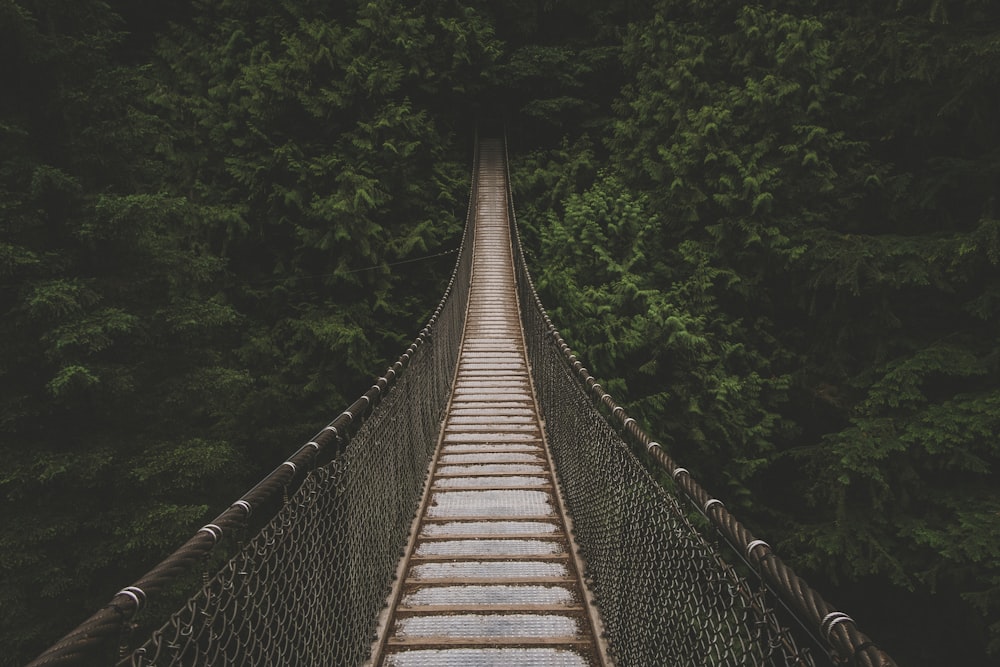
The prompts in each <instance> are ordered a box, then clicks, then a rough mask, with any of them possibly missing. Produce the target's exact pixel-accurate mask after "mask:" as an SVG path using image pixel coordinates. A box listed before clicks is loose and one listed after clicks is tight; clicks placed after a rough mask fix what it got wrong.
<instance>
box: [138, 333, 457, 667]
mask: <svg viewBox="0 0 1000 667" xmlns="http://www.w3.org/2000/svg"><path fill="white" fill-rule="evenodd" d="M438 353H439V351H438V350H437V349H434V348H433V346H424V347H421V348H419V349H418V351H417V353H416V354H415V355H414V358H413V360H412V362H411V367H410V369H409V370H410V372H408V373H406V374H405V375H404V376H403V377H402V378H401V379H400V381H399V384H398V385H397V387H396V390H395V391H393V392H391V393H390V394H389V395H388V396H387V397H386V399H385V401H384V402H383V403H382V405H381V406H380V407H381V409H380V410H379V411H377V412H376V413H375V415H374V416H373V418H372V419H371V420H369V421H368V422H366V423H365V424H364V425H363V426H362V427H361V429H360V430H359V431H358V433H357V434H356V435H355V437H354V438H352V439H351V441H350V443H349V444H348V445H347V447H346V449H345V450H344V451H343V452H342V453H341V454H340V455H338V456H337V457H336V458H334V460H332V461H331V462H329V463H327V464H326V465H323V466H321V467H319V468H317V469H315V470H312V471H310V472H309V473H308V474H307V475H306V478H305V480H304V481H303V482H302V485H301V486H300V487H299V489H298V491H297V492H296V493H295V494H294V496H293V497H292V498H290V499H289V501H288V502H287V503H286V504H285V505H284V507H283V508H282V509H281V510H280V512H279V513H278V515H277V516H276V517H275V519H274V520H273V521H271V522H270V523H269V524H268V525H267V526H266V527H265V528H264V530H263V531H261V532H260V533H259V534H258V535H257V536H256V537H254V538H253V539H252V540H251V541H250V542H249V543H247V544H246V545H245V546H244V547H243V548H242V549H241V550H240V552H239V553H238V554H237V555H236V556H235V557H234V558H233V559H231V560H230V561H229V562H228V563H227V564H226V565H225V566H224V567H223V568H222V570H221V571H220V572H219V573H218V574H216V575H215V577H214V578H212V579H211V581H209V582H208V584H207V585H205V586H204V587H203V589H202V590H201V592H200V593H199V594H198V595H196V596H195V597H193V598H192V599H191V600H189V601H188V603H187V605H186V606H185V607H184V608H183V609H181V610H180V611H179V612H178V613H176V614H174V615H173V617H172V618H171V619H170V620H169V621H168V622H167V623H166V625H164V626H163V627H162V628H161V629H160V630H158V631H157V632H155V633H154V634H153V636H152V638H151V639H150V640H149V641H148V642H147V643H146V644H145V645H144V646H143V647H141V648H140V649H138V650H137V651H135V652H134V653H133V654H132V656H131V658H130V662H131V664H135V665H149V664H153V665H291V664H295V665H355V664H360V663H361V662H362V661H364V659H366V658H367V657H368V652H369V649H370V644H371V638H372V633H373V632H374V629H375V621H376V618H377V616H378V613H379V610H380V609H381V607H382V605H383V604H384V602H385V599H386V596H387V593H388V591H389V587H390V586H391V583H392V574H393V572H394V571H395V567H396V562H397V561H398V559H399V550H400V548H401V546H402V545H403V544H404V543H405V540H406V537H407V534H408V532H409V529H410V523H411V518H412V516H413V513H414V511H415V509H416V506H417V504H418V501H419V498H420V495H421V492H422V489H423V481H424V476H425V473H426V469H427V463H428V461H429V458H430V455H431V453H432V451H433V449H434V446H435V444H436V441H437V433H438V431H439V429H440V417H441V414H442V409H443V408H444V406H445V405H446V401H447V394H448V385H449V384H450V378H448V379H447V380H445V378H446V377H447V374H448V368H447V366H448V365H449V364H448V363H447V359H443V360H442V359H438V358H437V357H439V356H447V355H440V354H438ZM437 380H445V381H443V382H438V381H437ZM435 384H436V385H438V386H436V387H435V386H434V385H435ZM414 396H421V397H423V398H424V400H412V398H413V397H414Z"/></svg>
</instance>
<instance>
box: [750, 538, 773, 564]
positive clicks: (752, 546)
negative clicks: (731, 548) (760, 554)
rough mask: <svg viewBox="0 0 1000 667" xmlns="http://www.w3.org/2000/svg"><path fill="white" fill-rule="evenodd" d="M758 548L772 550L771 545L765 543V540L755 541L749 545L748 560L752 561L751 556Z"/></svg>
mask: <svg viewBox="0 0 1000 667" xmlns="http://www.w3.org/2000/svg"><path fill="white" fill-rule="evenodd" d="M757 547H767V548H768V549H770V548H771V545H770V544H768V543H767V542H765V541H764V540H754V541H753V542H751V543H750V544H748V545H747V560H749V559H750V554H751V553H753V550H754V549H756V548H757Z"/></svg>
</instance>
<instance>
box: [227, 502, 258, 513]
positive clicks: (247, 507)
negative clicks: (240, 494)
mask: <svg viewBox="0 0 1000 667" xmlns="http://www.w3.org/2000/svg"><path fill="white" fill-rule="evenodd" d="M230 507H242V508H243V511H244V512H246V513H247V516H250V513H251V512H253V507H251V506H250V503H248V502H247V501H245V500H237V501H236V502H235V503H233V504H232V505H230Z"/></svg>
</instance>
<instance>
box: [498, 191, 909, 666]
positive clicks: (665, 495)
mask: <svg viewBox="0 0 1000 667" xmlns="http://www.w3.org/2000/svg"><path fill="white" fill-rule="evenodd" d="M507 182H508V199H509V201H508V210H509V211H510V216H511V220H510V228H511V236H512V243H513V246H514V249H515V252H514V258H515V259H514V261H515V272H516V279H517V283H518V296H519V300H520V307H521V319H522V322H523V325H524V333H525V344H526V346H527V348H528V357H529V361H530V363H531V369H532V375H533V378H534V385H535V391H536V393H537V400H538V404H539V407H540V409H541V412H542V414H543V418H544V420H545V428H546V434H547V437H548V441H549V446H550V448H551V450H552V456H553V459H554V462H555V467H556V470H557V472H558V474H559V481H560V487H561V489H562V493H563V497H564V499H565V501H566V504H567V507H568V510H569V513H570V515H571V516H572V517H573V531H574V534H575V537H576V542H577V545H578V546H579V548H580V551H581V555H582V557H583V559H584V561H585V562H586V567H587V572H586V576H587V579H588V582H589V584H590V586H591V589H592V591H593V592H594V595H595V598H596V601H597V605H598V608H599V609H600V611H601V616H602V619H603V622H604V624H605V626H606V629H607V635H608V642H609V645H610V646H609V648H610V651H611V653H612V655H613V656H614V658H615V659H616V660H617V661H618V662H619V664H622V665H691V666H699V667H700V666H705V665H718V666H722V665H801V666H806V665H816V664H852V665H863V666H868V667H874V666H876V665H877V666H880V667H887V666H890V665H893V664H894V663H893V662H892V659H891V658H889V657H888V656H887V655H886V654H885V653H884V652H883V651H882V650H881V649H879V648H878V647H877V646H875V645H874V643H872V642H871V641H870V640H869V639H868V637H866V636H865V635H864V634H862V633H861V632H860V631H859V630H858V629H857V628H856V627H855V625H854V621H853V620H852V619H851V618H850V617H849V616H848V615H847V614H844V613H842V612H839V611H836V610H835V609H834V608H833V607H831V606H830V605H829V603H827V602H826V601H825V600H824V599H823V598H822V597H821V596H820V595H819V594H818V593H817V592H816V591H814V590H813V589H812V588H810V587H809V586H808V585H807V584H806V582H804V581H803V580H802V579H800V578H799V577H797V576H796V575H795V573H794V572H793V571H792V570H791V568H789V567H788V566H787V565H785V564H784V563H782V561H781V560H780V558H778V557H777V556H776V555H775V554H774V553H773V552H772V550H771V548H770V546H769V545H768V544H767V543H766V542H764V541H763V540H759V539H756V538H755V537H754V536H753V535H752V534H751V533H750V531H749V530H747V529H746V528H745V527H744V526H743V525H742V524H741V523H740V522H739V521H738V520H736V518H735V517H733V516H732V514H730V513H729V512H728V510H726V508H725V506H724V505H723V504H722V502H721V501H719V500H717V499H714V498H712V497H711V496H709V494H708V493H707V492H706V491H705V490H704V489H703V488H702V487H701V486H700V485H699V484H698V483H697V482H696V481H695V480H694V479H693V478H692V477H691V475H690V473H689V472H688V471H687V470H686V469H684V468H681V467H679V466H677V465H676V463H674V461H673V460H672V459H671V458H670V457H669V456H668V455H667V453H666V452H665V451H664V450H663V449H662V448H661V447H660V445H659V444H658V443H656V442H654V441H652V439H651V438H650V437H649V436H648V435H647V434H646V433H645V432H643V431H642V429H641V428H639V425H638V423H637V422H636V421H635V419H632V418H630V417H629V416H628V414H627V413H626V411H625V409H624V408H622V407H621V406H619V405H618V404H617V403H616V402H615V401H614V399H613V398H612V397H611V396H610V395H609V394H608V393H607V392H605V391H604V389H603V388H602V387H601V386H600V384H598V382H597V380H596V379H595V378H594V377H592V376H591V375H590V373H589V372H588V371H587V369H586V368H585V367H584V366H583V364H582V363H581V362H580V361H579V360H578V359H577V357H576V355H575V354H573V352H572V351H571V350H570V349H569V347H568V346H567V345H566V343H565V342H564V341H563V339H562V337H561V336H560V335H559V332H558V331H557V330H556V329H555V327H554V325H553V324H552V322H551V321H550V320H549V318H548V316H547V315H546V313H545V309H544V307H543V306H542V303H541V301H540V299H539V297H538V294H537V292H536V291H535V288H534V285H533V283H532V280H531V276H530V275H529V273H528V270H527V266H526V263H525V259H524V254H523V249H522V247H521V243H520V239H519V236H518V232H517V224H516V221H515V220H514V213H513V212H514V210H515V209H514V202H513V196H512V194H511V192H510V185H509V184H510V179H509V177H508V179H507ZM633 448H634V449H635V450H637V451H639V452H645V453H646V454H648V456H649V458H650V461H651V463H652V466H653V468H652V469H653V470H654V471H657V472H658V473H659V474H662V473H666V475H669V479H672V480H673V484H674V486H675V487H676V490H677V491H676V493H674V492H671V491H668V490H667V488H666V487H665V486H664V485H663V484H661V483H660V482H659V481H657V480H656V479H654V478H653V476H652V475H651V474H650V472H649V470H648V469H647V468H646V467H645V466H644V465H643V464H642V463H641V462H640V461H639V459H638V458H637V457H636V455H635V453H634V451H633ZM690 517H694V518H696V519H699V520H701V521H702V522H703V523H705V524H706V525H705V527H703V528H701V529H699V528H696V527H695V526H694V525H693V523H692V520H691V518H690ZM713 533H714V534H715V535H717V536H719V537H721V538H722V544H719V545H716V544H714V543H712V542H710V541H709V540H708V539H706V536H711V535H712V534H713ZM727 547H728V548H729V549H731V552H730V553H731V554H732V555H733V556H734V557H732V559H731V560H732V561H733V562H730V560H727V559H726V558H725V557H724V556H723V554H722V550H723V549H726V548H727ZM734 563H739V564H741V565H742V566H743V568H742V571H743V572H746V576H744V575H743V574H742V572H741V571H738V570H737V568H736V567H735V565H734Z"/></svg>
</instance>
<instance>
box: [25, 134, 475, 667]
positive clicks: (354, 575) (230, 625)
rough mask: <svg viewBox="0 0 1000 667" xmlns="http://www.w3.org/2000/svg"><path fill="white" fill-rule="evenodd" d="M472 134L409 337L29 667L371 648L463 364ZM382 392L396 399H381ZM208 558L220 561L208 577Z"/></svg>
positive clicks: (267, 657)
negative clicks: (457, 222)
mask: <svg viewBox="0 0 1000 667" xmlns="http://www.w3.org/2000/svg"><path fill="white" fill-rule="evenodd" d="M475 146H476V148H475V151H476V152H475V153H474V156H473V164H472V186H471V190H470V197H469V205H468V211H467V214H466V225H465V231H464V233H463V237H462V242H461V246H460V248H459V254H458V258H457V260H456V263H455V268H454V270H453V272H452V275H451V279H450V281H449V283H448V286H447V289H446V290H445V293H444V296H443V297H442V298H441V301H440V302H439V304H438V306H437V308H436V309H435V311H434V313H433V315H432V316H431V317H430V319H429V321H428V322H427V325H426V326H425V327H424V328H423V329H422V330H421V331H420V333H419V335H418V336H417V337H416V339H415V340H414V341H413V343H412V344H411V345H410V346H409V347H408V348H407V349H406V351H405V352H404V353H403V354H402V355H401V356H400V357H399V359H398V360H397V361H396V362H395V363H394V364H393V365H392V366H390V367H389V368H388V369H387V370H386V372H385V374H384V375H383V376H381V377H379V378H378V379H377V381H376V382H375V384H373V385H372V387H371V388H370V389H369V390H368V391H366V392H365V393H364V394H362V395H361V396H360V397H359V398H358V399H357V400H356V401H354V402H353V403H352V404H351V405H350V406H348V407H347V409H345V410H344V411H343V412H341V413H340V414H339V415H338V416H337V417H336V418H335V419H334V420H333V421H331V422H330V423H329V424H328V425H327V426H325V427H323V428H322V429H321V430H320V431H319V432H318V433H317V434H316V435H314V436H313V437H312V438H310V439H309V441H308V442H306V443H305V444H304V445H302V446H301V447H299V448H298V449H297V450H296V451H295V452H294V453H293V454H292V455H291V456H289V457H288V459H287V460H286V461H284V462H283V463H282V464H281V465H279V466H278V467H277V468H275V469H274V470H273V471H272V472H271V473H270V474H268V475H267V476H266V477H264V478H263V479H262V480H261V481H260V482H259V483H257V484H256V485H255V486H254V487H253V488H251V489H250V490H249V491H247V492H246V493H245V494H244V495H243V496H242V497H240V498H239V499H238V500H236V501H235V502H234V503H233V504H232V505H230V506H229V507H228V508H227V509H225V510H224V511H223V512H222V513H221V514H219V515H218V516H216V517H215V518H214V519H213V520H212V521H211V522H210V523H208V524H206V525H205V526H203V527H202V528H200V529H198V530H197V531H196V532H195V534H194V535H193V536H192V537H191V538H190V539H189V540H188V541H187V542H185V543H184V544H183V545H181V546H180V547H179V548H178V549H177V550H176V551H174V552H173V553H172V554H170V555H169V556H167V557H166V558H165V559H164V560H163V561H161V562H160V563H159V564H158V565H156V566H155V567H153V568H152V569H151V570H150V571H148V572H147V573H146V574H145V575H143V576H142V577H140V578H139V579H138V580H137V581H135V582H134V583H133V584H132V585H130V586H127V587H125V588H123V589H122V590H120V591H119V592H118V593H116V594H115V595H114V596H113V597H112V598H111V600H110V601H109V602H108V604H107V605H105V606H104V607H102V608H101V609H99V610H98V611H96V612H95V613H94V614H93V615H92V616H90V617H89V618H88V619H86V620H85V621H83V622H82V623H81V624H80V625H79V626H77V627H76V628H75V629H73V630H72V631H70V632H69V633H67V634H66V635H65V636H63V637H62V638H61V639H59V640H58V641H57V642H55V643H54V644H53V645H52V646H50V647H49V648H48V649H46V650H45V651H44V652H43V653H42V654H41V655H40V656H38V657H37V658H36V659H35V660H34V661H32V662H31V663H29V666H28V667H40V666H42V665H45V666H51V665H93V664H113V663H115V662H116V661H118V663H119V664H133V665H149V664H156V665H164V664H170V665H175V664H184V665H194V664H204V665H211V664H241V665H254V664H261V665H263V664H267V665H271V664H293V663H299V664H323V663H328V662H330V661H331V660H332V663H331V664H351V663H359V662H360V661H361V660H363V659H364V658H365V657H366V656H367V653H368V651H369V648H370V642H371V634H372V632H373V631H374V627H375V622H376V617H377V614H378V612H379V610H380V608H381V606H382V605H383V604H384V600H385V594H386V592H387V591H388V589H389V586H390V585H391V579H392V577H393V575H394V572H395V565H396V561H397V560H398V556H399V550H400V549H402V548H403V546H404V544H405V540H406V536H407V533H408V531H409V528H410V518H411V517H412V515H413V511H414V510H415V508H416V506H417V504H418V502H419V498H420V494H421V491H422V488H423V483H424V478H425V475H426V468H427V463H428V461H429V460H430V456H431V454H432V453H433V448H434V444H435V443H436V439H437V433H438V430H439V429H440V420H441V418H442V415H443V413H444V409H445V407H446V406H447V400H448V394H449V392H450V388H451V381H452V378H453V376H454V372H455V367H456V365H457V363H458V353H459V348H460V345H461V340H462V335H461V334H462V330H463V328H464V323H465V304H466V302H467V301H468V293H469V285H470V276H471V265H472V247H473V244H474V240H475V239H474V235H475V229H474V225H473V224H472V220H473V214H474V210H475V209H474V207H475V202H476V195H477V189H476V178H475V174H476V167H477V164H478V137H477V138H476V141H475ZM404 371H406V372H405V373H404ZM407 398H411V399H414V400H405V399H407ZM390 402H392V403H393V405H392V408H395V410H391V409H386V408H388V407H389V406H388V404H389V403H390ZM380 405H381V406H382V407H383V409H382V410H377V409H376V408H378V407H379V406H380ZM400 438H401V439H402V441H404V442H394V441H393V439H400ZM365 459H371V460H369V461H367V462H366V461H365ZM373 471H375V472H376V474H375V475H372V472H373ZM365 475H368V476H369V477H376V478H377V479H378V480H379V481H378V482H377V483H371V481H370V479H368V478H366V477H364V476H365ZM352 493H353V494H355V495H354V497H352V496H351V494H352ZM309 522H314V523H315V526H316V528H315V529H313V530H311V531H310V532H307V531H306V530H303V529H300V528H298V527H301V526H304V525H306V524H307V523H309ZM255 529H259V532H257V534H256V536H254V537H252V538H249V541H247V539H248V538H247V533H248V532H249V531H250V530H255ZM296 541H297V542H299V543H300V544H301V545H302V548H304V549H308V550H309V551H310V553H308V554H305V555H303V554H296V558H299V560H300V562H293V558H291V557H290V554H291V551H290V549H291V548H292V547H291V545H292V543H294V542H296ZM227 558H228V560H227ZM210 563H214V564H215V565H217V566H218V570H217V572H215V573H214V575H212V574H210V573H209V571H208V567H209V564H210ZM220 563H221V566H219V564H220ZM199 574H200V576H201V580H200V582H199V580H198V577H199ZM324 577H326V578H324ZM329 577H332V578H333V579H332V580H330V579H329ZM191 582H194V588H195V589H198V587H199V586H198V584H199V583H200V590H198V591H197V592H196V593H195V594H194V595H193V596H192V597H191V598H190V599H189V600H188V602H187V603H186V604H185V605H184V606H183V607H182V608H181V609H180V610H178V611H177V612H175V613H174V614H173V615H172V616H171V617H170V619H169V620H168V621H167V622H166V623H165V624H163V625H162V626H161V627H159V629H156V630H155V631H152V628H153V627H155V625H153V626H151V624H153V623H159V622H162V618H163V616H159V617H158V618H155V619H145V618H143V617H144V615H149V614H150V612H149V611H147V612H146V614H141V613H140V612H141V611H142V610H143V609H150V608H156V607H161V608H162V606H163V604H164V600H165V599H166V600H175V599H176V597H175V595H176V590H174V589H176V588H177V587H178V586H185V585H190V584H191ZM324 585H325V586H326V588H327V589H328V591H323V590H322V588H323V586H324ZM187 590H191V589H190V588H188V589H187ZM171 593H172V594H173V595H171ZM359 600H360V601H361V603H360V604H359ZM296 607H297V608H296ZM359 607H363V608H359ZM167 611H169V610H167ZM160 612H161V613H162V609H160ZM154 613H155V612H154ZM327 623H329V625H327ZM345 624H346V626H347V627H345ZM352 626H353V627H352ZM136 628H138V629H139V630H138V631H136ZM150 632H151V635H150ZM143 634H145V636H142V635H143ZM136 644H142V645H141V646H139V647H138V648H135V646H136ZM307 656H312V658H315V659H314V660H313V661H312V662H309V660H310V658H307Z"/></svg>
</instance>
